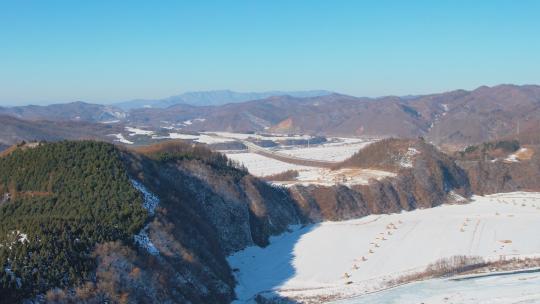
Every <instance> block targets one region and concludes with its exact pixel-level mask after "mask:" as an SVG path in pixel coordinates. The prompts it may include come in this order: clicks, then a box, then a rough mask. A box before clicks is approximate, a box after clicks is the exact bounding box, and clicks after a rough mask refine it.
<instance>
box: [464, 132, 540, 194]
mask: <svg viewBox="0 0 540 304" xmlns="http://www.w3.org/2000/svg"><path fill="white" fill-rule="evenodd" d="M539 149H540V147H539V146H538V145H520V144H519V142H518V141H515V140H514V141H504V140H503V141H497V142H489V143H484V144H482V145H476V146H469V147H468V148H467V149H465V151H461V152H457V153H456V158H457V159H458V162H457V163H458V165H459V166H460V167H461V168H463V169H464V170H465V171H466V172H467V175H468V176H469V180H470V183H471V188H472V190H473V191H474V193H476V194H481V195H484V194H492V193H498V192H511V191H540V174H538V172H540V155H539V154H538V151H540V150H539Z"/></svg>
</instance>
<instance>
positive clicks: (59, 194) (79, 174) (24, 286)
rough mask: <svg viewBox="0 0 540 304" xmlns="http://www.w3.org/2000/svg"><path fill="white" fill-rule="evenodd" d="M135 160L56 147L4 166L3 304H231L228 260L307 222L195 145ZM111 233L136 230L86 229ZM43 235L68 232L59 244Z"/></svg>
mask: <svg viewBox="0 0 540 304" xmlns="http://www.w3.org/2000/svg"><path fill="white" fill-rule="evenodd" d="M139 152H140V153H134V152H132V151H128V150H118V148H115V147H114V146H112V145H110V144H105V143H94V142H60V143H45V144H42V145H40V146H37V147H34V148H31V149H18V150H16V151H14V152H12V153H10V154H9V155H7V156H5V157H3V158H1V159H0V167H1V168H2V172H3V174H2V179H1V180H0V185H1V187H0V198H1V199H2V200H1V201H0V228H1V229H0V232H1V233H0V234H1V236H0V237H1V238H0V243H1V244H2V246H1V247H0V263H1V264H2V265H3V267H2V269H1V271H0V277H1V280H0V281H1V282H2V285H1V288H0V296H1V297H2V299H10V301H11V302H18V301H21V300H22V299H24V298H28V297H36V296H37V298H36V299H37V300H40V299H41V300H46V301H48V302H53V303H66V302H81V301H85V302H90V303H94V302H95V303H101V302H103V301H110V302H115V303H119V302H125V301H127V302H154V303H155V302H168V301H169V302H170V301H172V302H175V303H185V302H192V303H228V302H230V301H231V300H232V299H233V298H234V292H233V287H234V280H233V277H232V271H231V269H230V268H229V266H228V264H227V263H226V260H225V257H226V256H227V255H228V254H230V253H232V252H234V251H236V250H239V249H242V248H244V247H246V246H250V245H261V246H264V245H265V244H267V242H268V237H269V236H270V235H272V234H278V233H281V232H284V231H285V230H286V229H287V228H288V226H289V225H291V224H301V223H303V222H305V221H306V220H305V219H304V218H303V217H302V216H301V215H300V213H299V212H298V211H297V210H296V207H295V205H294V203H292V200H291V199H290V198H289V197H288V195H287V193H286V192H285V191H284V190H283V189H278V188H273V187H271V186H269V185H268V184H266V183H265V182H262V181H260V180H258V179H256V178H254V177H252V176H250V175H248V174H247V173H246V172H245V171H244V170H242V169H241V168H235V167H234V166H233V165H234V164H233V163H231V162H229V161H228V160H227V159H226V158H225V157H224V156H223V155H221V154H216V153H213V152H210V151H209V150H207V149H206V148H204V147H199V146H192V145H190V144H174V145H172V146H167V145H163V146H161V147H159V148H158V149H157V150H154V151H148V150H147V151H139ZM21 159H27V160H28V162H24V163H25V164H27V165H23V163H22V162H23V161H22V160H21ZM110 161H112V162H113V163H114V164H115V165H114V166H110V165H109V166H106V162H110ZM102 166H105V167H102ZM96 170H97V171H96ZM111 174H113V175H114V176H115V177H113V175H111ZM75 176H76V177H75ZM111 179H113V181H114V182H111ZM130 179H131V184H130ZM115 185H117V186H115ZM120 188H121V189H124V190H120ZM126 191H127V192H126ZM126 193H129V195H126ZM96 195H97V197H95V196H96ZM143 202H144V204H143ZM115 204H119V206H118V207H116V205H115ZM98 205H99V207H98ZM128 205H129V206H132V207H131V208H130V209H128V210H129V211H128V210H126V209H125V207H122V206H128ZM38 206H43V207H38ZM143 206H145V207H147V208H148V206H154V207H155V210H150V209H148V210H146V211H145V213H141V212H143V211H144V209H143V208H142V207H143ZM45 207H46V209H45V211H44V210H42V208H45ZM95 208H98V209H95ZM152 208H153V207H152ZM98 210H103V211H106V212H107V213H106V214H101V213H99V212H97V211H98ZM136 210H140V211H137V213H136V214H137V217H136V220H134V221H133V222H131V221H130V220H129V218H130V217H129V214H130V212H134V211H136ZM49 214H50V215H49ZM143 214H144V216H143ZM71 216H74V218H73V220H74V221H75V222H72V217H71ZM141 216H143V217H141ZM144 218H146V220H145V219H144ZM35 219H39V221H40V222H42V223H43V224H39V223H40V222H36V221H35ZM79 219H86V220H79ZM101 219H103V220H106V223H107V224H106V225H104V224H100V223H99V221H100V220H101ZM109 219H115V220H109ZM95 221H98V223H96V222H95ZM79 222H80V223H81V224H84V223H88V225H86V224H84V225H83V226H80V225H79V224H77V223H79ZM55 223H58V224H55ZM114 223H121V224H122V225H125V226H126V227H128V228H129V230H122V231H124V232H123V233H122V234H117V233H112V232H110V231H109V230H107V229H104V230H101V229H99V230H93V229H90V228H89V227H103V228H106V227H109V226H107V225H113V226H112V227H115V226H114ZM36 225H38V226H36ZM40 225H41V226H40ZM43 225H45V226H46V227H48V226H51V225H52V227H53V228H54V227H57V226H58V225H63V226H60V227H63V228H58V229H60V231H63V232H61V233H58V235H61V238H57V237H55V234H53V233H52V232H51V230H50V229H45V230H43V229H41V230H39V229H38V227H43ZM51 229H52V228H51ZM55 229H57V228H55ZM54 231H56V230H54ZM113 231H114V230H113ZM126 232H127V234H126ZM66 233H67V234H66ZM88 235H89V236H90V237H88ZM130 235H131V236H130ZM23 236H24V237H23ZM53 248H54V250H53ZM35 250H38V251H37V252H39V255H36V254H32V253H31V252H36V251H35ZM38 256H39V257H42V258H40V259H37V260H36V259H35V258H36V257H38ZM47 261H48V262H47ZM77 265H81V266H80V267H79V268H74V269H73V270H71V268H70V267H77ZM64 271H67V273H69V276H68V277H65V278H62V275H61V274H62V273H64ZM58 288H60V289H58Z"/></svg>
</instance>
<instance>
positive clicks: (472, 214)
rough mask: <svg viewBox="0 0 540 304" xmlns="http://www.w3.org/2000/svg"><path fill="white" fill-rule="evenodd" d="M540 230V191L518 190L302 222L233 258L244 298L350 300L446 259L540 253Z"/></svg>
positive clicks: (238, 291)
mask: <svg viewBox="0 0 540 304" xmlns="http://www.w3.org/2000/svg"><path fill="white" fill-rule="evenodd" d="M539 230H540V193H522V192H516V193H507V194H496V195H491V196H486V197H475V198H474V200H473V202H471V203H469V204H464V205H444V206H441V207H436V208H431V209H424V210H416V211H412V212H403V213H399V214H390V215H371V216H368V217H364V218H361V219H357V220H350V221H344V222H324V223H321V224H318V225H311V226H307V227H303V228H300V227H297V228H296V229H293V231H292V232H290V233H285V234H282V235H279V236H276V237H273V238H272V239H271V244H270V245H269V246H267V247H266V248H260V247H249V248H246V249H245V250H243V251H240V252H237V253H236V254H234V255H232V256H230V257H229V258H228V261H229V263H230V265H231V267H232V268H233V269H238V270H237V271H236V272H235V273H236V277H237V280H238V287H237V289H236V292H237V295H238V297H239V303H245V302H250V300H252V298H253V296H255V295H256V294H258V293H261V292H265V293H266V294H269V293H277V294H280V295H282V296H287V297H291V298H296V299H299V298H306V297H327V296H331V297H335V296H337V297H338V298H339V297H341V298H346V297H351V296H358V295H362V294H366V293H372V292H377V291H379V290H381V289H382V288H384V287H385V286H386V285H385V284H386V282H388V280H390V279H395V278H397V277H400V276H402V275H404V274H410V273H416V272H421V271H423V270H424V269H425V267H426V266H427V265H428V264H429V263H433V262H435V261H437V260H439V259H441V258H444V257H451V256H455V255H466V256H481V257H484V258H486V259H499V258H500V257H504V258H508V257H525V256H538V255H540V238H539V237H538V231H539ZM452 292H454V291H452ZM478 292H481V291H478ZM360 299H362V298H360ZM351 303H364V302H361V301H358V302H351ZM372 303H375V302H372ZM396 303H398V302H396ZM399 303H401V302H399ZM415 303H418V302H415Z"/></svg>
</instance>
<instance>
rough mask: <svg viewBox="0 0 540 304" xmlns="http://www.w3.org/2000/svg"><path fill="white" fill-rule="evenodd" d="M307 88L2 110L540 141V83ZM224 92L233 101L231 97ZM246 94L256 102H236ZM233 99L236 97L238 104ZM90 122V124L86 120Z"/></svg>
mask: <svg viewBox="0 0 540 304" xmlns="http://www.w3.org/2000/svg"><path fill="white" fill-rule="evenodd" d="M218 92H219V93H218ZM309 92H310V93H307V92H304V93H302V94H303V96H306V95H309V94H311V95H314V96H310V97H294V96H292V95H293V94H292V93H291V92H289V94H288V95H280V96H271V97H268V98H263V99H258V98H256V97H261V96H263V95H265V94H266V95H269V94H270V95H271V94H273V93H271V92H267V93H248V94H245V93H234V92H230V91H216V92H213V93H210V92H204V93H189V94H187V95H186V94H184V95H182V96H184V97H182V98H184V99H182V100H184V102H182V103H179V104H172V102H171V104H172V105H170V106H169V107H167V108H162V107H152V108H144V107H143V108H134V109H130V110H123V109H122V108H121V107H120V106H110V105H96V104H87V103H83V102H75V103H70V104H62V105H50V106H24V107H11V108H0V115H8V116H12V117H17V118H19V119H22V120H26V121H28V120H48V121H69V122H85V123H99V124H100V125H110V126H112V125H117V126H116V127H115V128H117V129H119V128H120V127H119V126H118V124H121V125H131V126H139V127H145V128H150V129H153V130H168V129H176V130H177V131H178V130H180V131H189V132H200V131H230V132H274V133H288V134H291V133H297V134H298V133H301V134H314V135H327V136H376V137H401V138H416V137H419V136H422V137H425V138H426V139H428V140H429V141H431V142H434V143H436V144H439V145H441V144H446V145H457V146H463V145H468V144H476V143H480V142H484V141H490V140H496V139H501V138H516V137H519V138H523V139H526V140H528V141H536V140H540V136H536V135H535V134H533V133H535V132H536V131H538V130H540V86H536V85H525V86H516V85H499V86H494V87H486V86H483V87H479V88H477V89H475V90H473V91H465V90H456V91H451V92H445V93H440V94H431V95H423V96H407V97H396V96H389V97H381V98H358V97H352V96H346V95H341V94H336V93H331V94H326V95H320V94H322V93H323V92H326V91H309ZM274 93H276V92H274ZM327 93H329V92H327ZM298 94H300V93H298ZM196 96H199V97H198V98H197V97H196ZM212 96H213V97H212ZM225 96H230V98H228V99H226V98H225ZM249 96H251V97H249ZM190 98H191V99H190ZM235 98H236V99H235ZM240 98H247V99H253V98H254V100H249V101H244V102H237V101H238V100H240ZM233 99H234V100H236V102H232V100H233ZM177 100H180V97H179V99H177ZM225 100H228V101H229V102H230V103H227V104H221V105H193V104H188V103H196V102H200V103H206V104H212V103H217V104H219V103H223V102H225ZM162 105H165V104H162ZM72 125H73V126H76V125H77V124H72ZM80 126H83V124H80ZM84 126H85V128H87V126H88V125H84ZM98 129H100V128H98ZM120 129H121V128H120ZM80 133H84V132H83V131H81V132H80ZM0 142H2V140H1V138H0ZM3 142H6V140H4V141H3Z"/></svg>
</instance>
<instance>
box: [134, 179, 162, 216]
mask: <svg viewBox="0 0 540 304" xmlns="http://www.w3.org/2000/svg"><path fill="white" fill-rule="evenodd" d="M129 181H130V182H131V184H132V185H133V187H135V189H137V190H139V191H140V192H141V193H142V195H143V200H144V201H143V207H144V209H146V210H148V213H149V214H150V215H154V214H155V212H156V207H157V205H158V204H159V198H158V197H157V195H155V194H154V193H152V192H150V190H148V189H147V188H146V187H145V186H144V185H143V184H142V183H140V182H138V181H136V180H134V179H130V180H129Z"/></svg>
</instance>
